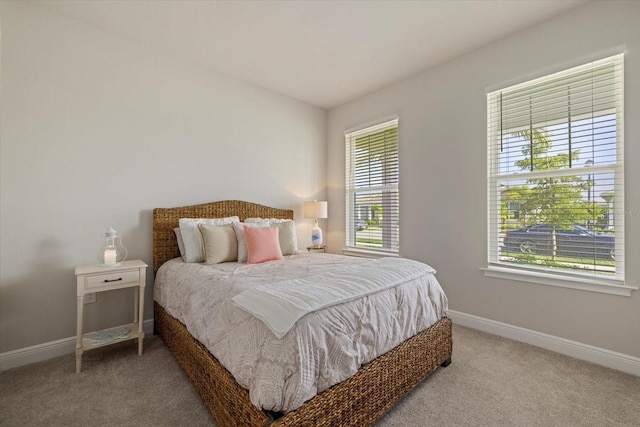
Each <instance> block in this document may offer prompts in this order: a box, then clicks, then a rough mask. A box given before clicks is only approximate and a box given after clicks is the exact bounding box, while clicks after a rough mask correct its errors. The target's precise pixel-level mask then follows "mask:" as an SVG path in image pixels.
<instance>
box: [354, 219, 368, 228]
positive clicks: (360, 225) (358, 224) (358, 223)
mask: <svg viewBox="0 0 640 427" xmlns="http://www.w3.org/2000/svg"><path fill="white" fill-rule="evenodd" d="M355 226H356V231H362V230H364V229H366V228H367V227H368V226H369V224H367V221H365V220H363V219H356V221H355Z"/></svg>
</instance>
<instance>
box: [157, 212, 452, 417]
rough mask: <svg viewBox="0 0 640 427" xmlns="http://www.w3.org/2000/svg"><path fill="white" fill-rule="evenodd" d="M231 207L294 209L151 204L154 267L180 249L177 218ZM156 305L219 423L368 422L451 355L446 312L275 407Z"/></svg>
mask: <svg viewBox="0 0 640 427" xmlns="http://www.w3.org/2000/svg"><path fill="white" fill-rule="evenodd" d="M233 215H236V216H238V217H239V219H240V221H243V220H244V219H246V218H255V217H260V218H278V219H293V211H291V210H285V209H277V208H272V207H267V206H263V205H259V204H255V203H250V202H244V201H237V200H228V201H220V202H213V203H206V204H201V205H193V206H185V207H176V208H157V209H154V211H153V267H154V273H157V271H158V269H159V268H160V266H162V265H163V264H165V263H167V262H168V261H171V260H173V259H174V258H178V257H179V256H180V252H179V249H178V245H177V241H176V237H175V233H174V228H176V227H177V225H178V221H179V219H180V218H222V217H229V216H233ZM320 256H324V255H320ZM154 312H155V329H156V332H157V333H158V334H159V335H160V336H161V337H162V339H163V340H164V341H165V342H166V344H167V346H168V347H169V349H170V351H171V352H172V353H173V355H174V356H175V358H176V360H177V361H178V363H179V364H180V365H181V367H182V368H183V370H184V371H185V373H186V374H187V376H188V377H189V379H190V381H191V382H192V383H193V385H194V388H195V389H196V390H197V391H198V393H199V394H200V396H201V398H202V399H203V401H204V403H205V405H206V406H207V408H208V409H209V411H210V413H211V415H212V417H213V418H214V420H215V421H216V423H217V424H218V425H220V426H227V425H229V426H231V425H251V426H267V425H272V426H289V425H308V426H336V425H340V426H347V425H353V426H362V425H370V424H372V423H374V422H375V421H376V420H377V419H378V418H379V417H380V416H382V414H384V413H385V412H386V411H387V410H388V409H389V408H391V406H392V405H393V404H394V403H396V402H397V401H398V400H399V399H400V398H401V397H402V396H403V395H405V394H406V393H407V392H408V391H409V390H411V388H413V387H414V386H415V385H416V384H418V383H419V382H420V381H421V380H422V379H423V378H425V377H426V376H427V375H428V374H429V373H431V372H433V371H434V370H435V369H437V368H438V367H439V366H447V365H448V364H449V363H450V362H451V354H452V336H451V320H450V319H449V318H448V317H446V316H443V317H441V318H440V319H439V320H437V321H436V322H435V323H434V324H433V325H432V326H430V327H429V328H428V329H426V330H423V331H421V332H419V333H417V334H415V335H414V336H412V337H411V338H409V339H407V340H405V341H403V342H402V343H400V344H399V345H397V346H396V347H394V348H393V349H391V350H390V351H388V352H386V353H384V354H382V355H381V356H378V357H376V358H375V359H374V360H372V361H370V362H369V363H366V364H365V365H363V366H361V367H360V368H359V369H358V370H357V372H356V373H355V374H354V375H353V376H351V377H349V378H348V379H345V380H343V381H341V382H339V383H338V384H335V385H333V386H331V387H330V388H328V389H326V390H324V391H322V392H321V393H319V394H317V395H315V396H314V397H313V398H311V399H310V400H307V401H306V402H305V403H304V404H302V405H301V406H299V407H298V408H297V409H295V410H291V411H286V412H272V411H267V410H262V409H260V408H258V407H257V406H256V405H254V404H253V403H252V402H251V400H250V397H249V392H248V390H247V389H245V388H243V387H242V386H240V385H239V384H238V382H237V381H236V379H235V378H234V376H233V375H232V374H231V373H230V372H229V371H228V370H227V369H226V368H225V367H224V366H223V365H222V364H221V363H220V361H218V360H217V359H216V358H215V357H214V356H212V354H211V353H210V351H209V350H208V349H207V348H206V347H205V345H203V344H202V343H201V342H200V341H198V340H197V339H196V338H194V337H193V336H192V335H191V333H190V332H189V331H188V329H187V327H186V326H185V324H183V323H182V322H181V321H179V320H178V319H177V318H176V317H174V316H172V315H171V314H169V312H168V310H167V309H166V308H165V307H163V306H162V305H161V304H160V303H158V301H154Z"/></svg>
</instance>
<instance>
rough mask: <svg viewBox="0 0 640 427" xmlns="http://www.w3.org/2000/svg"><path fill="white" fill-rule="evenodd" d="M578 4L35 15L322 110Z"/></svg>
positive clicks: (307, 4)
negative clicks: (79, 24)
mask: <svg viewBox="0 0 640 427" xmlns="http://www.w3.org/2000/svg"><path fill="white" fill-rule="evenodd" d="M585 1H586V0H556V1H552V0H448V1H437V0H428V1H193V0H172V1H153V0H133V1H131V0H130V1H122V0H116V1H112V0H102V1H85V0H81V1H73V0H65V1H61V0H44V1H40V0H38V1H35V2H33V4H36V5H38V6H40V7H42V8H45V9H48V10H50V11H54V12H59V13H62V14H65V15H68V16H71V17H73V18H76V19H78V20H81V21H84V22H86V23H89V24H91V25H93V26H95V27H98V28H101V29H104V30H107V31H110V32H113V33H116V34H119V35H121V36H125V37H127V38H130V39H134V40H137V41H138V42H140V43H143V44H145V45H147V46H149V47H151V48H154V49H158V50H161V51H164V52H166V53H168V54H171V55H174V56H179V57H180V58H182V59H183V60H188V61H191V62H195V63H198V64H200V65H202V66H205V67H207V68H209V69H211V70H215V71H216V72H219V73H222V74H225V75H228V76H231V77H234V78H237V79H240V80H244V81H247V82H250V83H253V84H256V85H258V86H262V87H265V88H268V89H271V90H273V91H276V92H279V93H282V94H285V95H288V96H290V97H293V98H296V99H299V100H301V101H304V102H307V103H309V104H312V105H316V106H319V107H322V108H326V109H329V108H332V107H335V106H337V105H340V104H342V103H345V102H348V101H350V100H352V99H355V98H357V97H359V96H362V95H364V94H367V93H369V92H372V91H375V90H377V89H380V88H382V87H384V86H387V85H389V84H391V83H394V82H396V81H399V80H401V79H403V78H405V77H408V76H411V75H413V74H416V73H418V72H420V71H423V70H425V69H427V68H430V67H433V66H436V65H438V64H441V63H443V62H446V61H448V60H451V59H453V58H455V57H457V56H460V55H463V54H465V53H467V52H469V51H472V50H474V49H477V48H478V47H480V46H482V45H485V44H488V43H491V42H493V41H495V40H498V39H500V38H502V37H505V36H506V35H508V34H510V33H514V32H517V31H520V30H522V29H524V28H526V27H528V26H531V25H534V24H536V23H538V22H541V21H544V20H545V19H548V18H550V17H552V16H554V15H557V14H559V13H562V12H564V11H566V10H569V9H571V8H574V7H576V6H578V5H580V4H583V3H585Z"/></svg>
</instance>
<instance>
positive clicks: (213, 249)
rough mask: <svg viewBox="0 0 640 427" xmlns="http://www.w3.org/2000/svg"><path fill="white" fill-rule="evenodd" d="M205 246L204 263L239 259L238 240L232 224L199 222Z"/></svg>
mask: <svg viewBox="0 0 640 427" xmlns="http://www.w3.org/2000/svg"><path fill="white" fill-rule="evenodd" d="M198 228H199V229H200V233H201V234H202V241H203V248H204V263H205V264H219V263H221V262H232V261H236V260H237V259H238V241H237V240H236V233H235V232H234V231H233V226H232V225H231V224H227V225H205V224H199V225H198Z"/></svg>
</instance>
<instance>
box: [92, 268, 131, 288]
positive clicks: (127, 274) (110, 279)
mask: <svg viewBox="0 0 640 427" xmlns="http://www.w3.org/2000/svg"><path fill="white" fill-rule="evenodd" d="M139 280H140V271H139V270H132V271H114V272H113V273H105V274H97V275H95V276H87V277H85V282H84V283H85V289H86V290H89V289H91V288H97V287H101V286H105V285H115V284H120V283H130V282H138V281H139Z"/></svg>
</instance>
